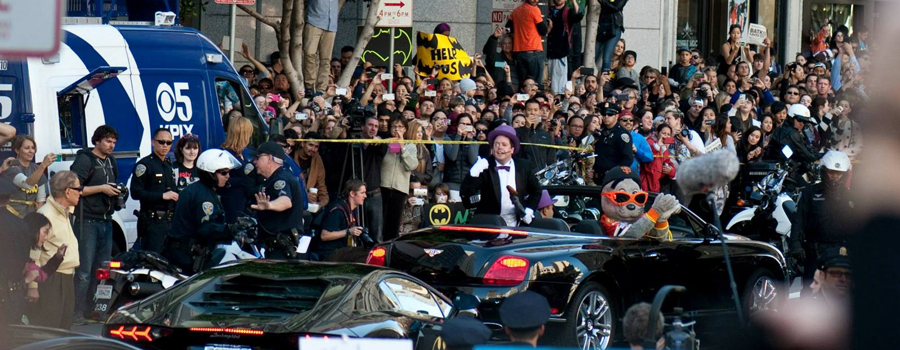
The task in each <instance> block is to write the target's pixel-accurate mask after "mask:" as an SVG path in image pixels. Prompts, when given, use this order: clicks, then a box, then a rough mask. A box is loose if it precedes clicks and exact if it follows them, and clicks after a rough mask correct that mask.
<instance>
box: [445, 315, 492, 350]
mask: <svg viewBox="0 0 900 350" xmlns="http://www.w3.org/2000/svg"><path fill="white" fill-rule="evenodd" d="M441 339H442V340H443V341H444V344H446V345H447V348H446V350H471V349H472V348H473V347H475V346H476V345H483V344H487V343H488V341H489V340H491V330H490V329H489V328H487V326H485V325H484V323H482V322H481V321H479V320H478V319H476V318H474V317H460V316H457V317H454V318H451V319H449V320H447V321H446V322H444V324H442V325H441Z"/></svg>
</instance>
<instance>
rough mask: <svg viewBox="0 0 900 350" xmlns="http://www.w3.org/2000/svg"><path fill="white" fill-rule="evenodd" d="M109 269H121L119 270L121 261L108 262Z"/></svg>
mask: <svg viewBox="0 0 900 350" xmlns="http://www.w3.org/2000/svg"><path fill="white" fill-rule="evenodd" d="M109 268H111V269H121V268H122V262H121V261H110V262H109Z"/></svg>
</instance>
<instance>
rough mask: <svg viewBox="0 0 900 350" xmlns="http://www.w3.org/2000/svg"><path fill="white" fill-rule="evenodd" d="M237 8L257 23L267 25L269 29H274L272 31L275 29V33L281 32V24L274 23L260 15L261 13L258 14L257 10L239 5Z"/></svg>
mask: <svg viewBox="0 0 900 350" xmlns="http://www.w3.org/2000/svg"><path fill="white" fill-rule="evenodd" d="M237 7H238V8H239V9H241V11H244V12H246V13H247V14H248V15H250V16H251V17H253V18H256V20H257V21H260V22H263V23H265V24H266V25H268V26H269V27H272V29H275V32H278V30H279V28H278V26H279V23H277V22H274V21H272V20H270V19H268V18H266V16H263V15H262V14H260V13H259V12H256V10H254V9H252V8H249V7H247V6H246V5H237Z"/></svg>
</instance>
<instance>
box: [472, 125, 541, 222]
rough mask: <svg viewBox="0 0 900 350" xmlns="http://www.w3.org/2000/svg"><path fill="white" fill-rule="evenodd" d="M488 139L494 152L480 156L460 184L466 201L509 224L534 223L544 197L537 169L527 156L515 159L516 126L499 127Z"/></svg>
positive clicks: (516, 146) (484, 212)
mask: <svg viewBox="0 0 900 350" xmlns="http://www.w3.org/2000/svg"><path fill="white" fill-rule="evenodd" d="M488 142H489V143H490V145H491V150H492V152H493V155H492V156H490V157H488V158H487V159H484V158H479V159H478V161H477V162H476V163H475V165H473V166H472V168H471V169H470V170H469V174H468V175H466V178H465V180H464V181H463V183H462V185H461V186H460V196H461V197H462V199H463V204H465V206H466V207H467V208H472V207H475V208H476V209H475V212H476V213H477V214H493V215H500V216H501V217H502V218H503V220H504V221H506V224H507V226H518V224H519V220H521V221H522V222H524V223H525V224H530V223H531V219H532V218H534V211H535V210H536V209H537V205H538V202H539V201H540V199H541V185H540V183H539V182H538V179H537V177H535V175H534V174H535V172H537V171H536V170H535V168H534V166H533V165H532V164H531V163H530V162H528V161H527V160H524V159H519V158H516V159H513V155H515V154H516V153H518V152H519V148H520V146H519V138H518V137H516V131H515V130H513V128H512V127H510V126H508V125H502V126H499V127H497V128H496V129H494V131H491V133H490V134H489V135H488ZM510 187H511V189H510Z"/></svg>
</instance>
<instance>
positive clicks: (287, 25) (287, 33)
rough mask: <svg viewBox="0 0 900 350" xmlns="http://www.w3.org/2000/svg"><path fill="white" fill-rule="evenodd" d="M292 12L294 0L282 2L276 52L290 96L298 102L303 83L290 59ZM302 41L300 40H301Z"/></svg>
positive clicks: (291, 58)
mask: <svg viewBox="0 0 900 350" xmlns="http://www.w3.org/2000/svg"><path fill="white" fill-rule="evenodd" d="M293 11H294V0H284V1H283V2H282V6H281V28H280V30H279V31H280V32H281V35H280V38H279V39H278V52H279V53H280V54H281V66H282V67H283V70H282V72H283V73H284V75H286V76H287V79H288V82H289V83H290V84H291V95H292V96H294V100H295V101H298V100H300V93H301V92H302V91H303V82H302V81H301V80H300V75H299V73H298V72H297V70H296V69H295V67H296V66H295V65H294V57H291V54H290V53H291V42H293V41H294V38H293V36H292V35H291V34H292V32H291V16H292V15H293ZM301 41H302V38H301Z"/></svg>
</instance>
